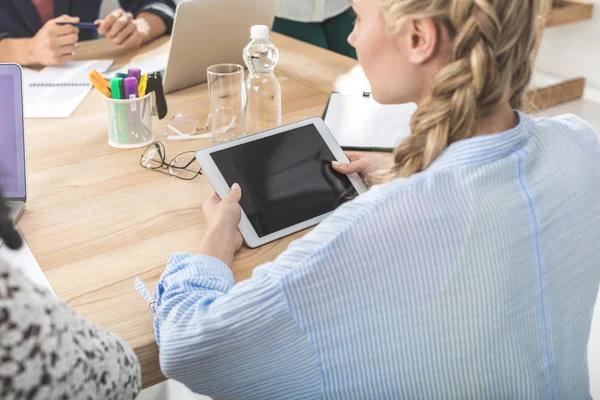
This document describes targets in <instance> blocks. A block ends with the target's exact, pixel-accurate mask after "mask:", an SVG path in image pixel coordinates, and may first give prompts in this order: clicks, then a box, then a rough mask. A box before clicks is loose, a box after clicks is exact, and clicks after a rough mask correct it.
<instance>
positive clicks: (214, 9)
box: [163, 0, 275, 93]
mask: <svg viewBox="0 0 600 400" xmlns="http://www.w3.org/2000/svg"><path fill="white" fill-rule="evenodd" d="M274 19H275V0H191V1H185V2H182V3H179V5H178V6H177V12H176V14H175V23H174V25H173V31H172V33H171V47H170V49H169V58H168V62H167V66H166V70H165V73H164V82H163V87H164V91H165V93H172V92H175V91H177V90H181V89H185V88H187V87H190V86H195V85H198V84H200V83H204V82H206V69H207V68H208V67H210V66H211V65H214V64H222V63H227V64H241V65H244V63H243V57H242V51H243V50H244V47H245V46H246V44H248V42H250V28H251V27H252V26H253V25H267V26H268V27H269V28H271V27H272V26H273V20H274Z"/></svg>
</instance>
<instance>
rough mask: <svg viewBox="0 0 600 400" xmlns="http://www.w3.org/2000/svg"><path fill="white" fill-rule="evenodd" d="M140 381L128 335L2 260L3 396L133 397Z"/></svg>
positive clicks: (0, 371) (0, 373)
mask: <svg viewBox="0 0 600 400" xmlns="http://www.w3.org/2000/svg"><path fill="white" fill-rule="evenodd" d="M140 386H141V374H140V365H139V362H138V359H137V357H136V355H135V353H134V352H133V350H132V349H131V347H130V346H129V345H128V344H127V343H126V342H125V341H123V340H122V339H121V338H119V337H118V336H116V335H114V334H112V333H110V332H106V331H105V330H103V329H101V328H100V327H98V326H97V325H95V324H93V323H91V322H89V321H87V320H86V319H84V318H82V317H81V316H79V315H77V314H75V313H73V311H72V310H71V309H70V308H69V306H68V305H67V304H65V303H63V302H61V301H60V300H58V299H56V298H55V297H53V296H52V295H51V294H49V293H47V292H46V291H44V290H42V289H39V288H37V287H35V286H34V285H32V284H31V282H29V280H28V279H27V278H26V277H25V276H24V275H23V274H22V273H21V271H19V270H18V269H12V268H10V267H8V266H7V265H5V264H2V263H1V262H0V399H28V400H29V399H86V400H87V399H133V398H135V396H136V395H137V394H138V393H139V391H140Z"/></svg>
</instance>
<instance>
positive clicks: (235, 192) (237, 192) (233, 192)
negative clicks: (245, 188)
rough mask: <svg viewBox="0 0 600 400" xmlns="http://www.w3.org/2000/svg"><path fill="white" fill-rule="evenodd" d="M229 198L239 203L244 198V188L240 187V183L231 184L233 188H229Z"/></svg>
mask: <svg viewBox="0 0 600 400" xmlns="http://www.w3.org/2000/svg"><path fill="white" fill-rule="evenodd" d="M227 198H228V199H231V200H232V201H234V202H236V203H239V202H240V200H241V199H242V188H241V187H240V185H238V184H237V183H234V184H233V185H231V189H230V190H229V196H227Z"/></svg>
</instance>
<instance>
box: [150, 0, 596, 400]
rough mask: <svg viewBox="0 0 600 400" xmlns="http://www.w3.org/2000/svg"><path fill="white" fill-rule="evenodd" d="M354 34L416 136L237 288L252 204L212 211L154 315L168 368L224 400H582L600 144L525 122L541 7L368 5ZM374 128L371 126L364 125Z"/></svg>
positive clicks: (225, 204) (574, 123)
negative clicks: (409, 108) (409, 111)
mask: <svg viewBox="0 0 600 400" xmlns="http://www.w3.org/2000/svg"><path fill="white" fill-rule="evenodd" d="M352 6H353V8H354V10H355V12H356V14H357V15H358V17H357V20H356V26H355V29H354V32H353V33H352V34H351V35H350V38H349V41H350V43H351V44H352V45H353V46H354V47H355V48H356V50H357V54H358V58H359V61H360V63H361V65H362V67H363V68H364V70H365V73H366V75H367V77H368V78H369V80H370V82H371V86H372V92H373V95H374V96H375V98H376V99H377V100H379V101H380V102H382V103H405V102H410V101H414V102H417V103H418V104H419V109H418V111H417V112H416V114H415V116H414V118H413V120H412V136H411V137H409V138H408V139H407V140H406V141H404V142H403V143H402V144H400V145H399V146H398V148H397V149H396V151H395V154H394V160H393V165H391V166H390V167H388V168H387V169H384V170H381V169H380V170H378V171H376V169H377V164H375V163H373V162H371V161H370V160H369V159H360V158H358V159H355V161H354V162H353V163H351V164H350V165H346V166H338V169H340V170H342V171H344V172H349V171H351V170H360V171H364V172H366V173H369V172H370V173H371V178H372V179H373V180H375V181H377V182H379V184H378V185H376V186H374V187H373V188H372V189H371V190H370V191H369V192H367V193H366V194H364V195H361V196H360V197H358V198H356V199H355V200H354V201H352V202H350V203H347V204H345V205H343V206H342V207H340V209H338V210H337V211H336V212H335V213H334V214H333V215H332V216H331V217H330V218H328V219H327V220H326V221H324V222H323V223H321V225H319V226H318V227H317V228H316V229H315V230H313V231H312V232H310V233H308V234H307V235H306V236H305V237H304V238H303V239H301V240H298V241H296V242H294V243H292V244H291V245H290V246H289V248H288V249H287V250H286V251H285V252H284V253H283V254H281V255H280V256H279V257H278V258H277V259H276V260H274V261H273V262H271V263H268V264H266V265H262V266H260V267H258V268H256V270H255V271H254V275H253V276H252V278H251V279H249V280H246V281H244V282H241V283H238V284H234V280H233V276H232V273H231V271H230V269H229V267H230V266H231V263H232V260H233V257H234V253H235V251H236V250H237V249H238V248H239V246H240V243H241V241H240V237H239V233H238V232H237V224H238V222H239V220H240V209H239V206H238V204H237V202H238V200H239V199H240V197H241V196H243V193H241V192H240V190H239V187H238V186H237V185H234V186H233V187H232V191H231V193H230V195H229V196H228V197H226V198H224V199H222V200H219V199H218V198H217V197H216V196H215V195H213V196H212V197H211V198H209V199H208V200H207V201H206V203H205V204H204V214H205V217H206V220H207V224H208V229H207V233H206V235H205V237H204V239H203V242H202V249H203V252H202V253H203V254H199V255H192V254H176V255H174V256H173V257H172V258H171V260H170V262H169V265H168V266H167V269H166V271H165V272H164V274H163V276H162V278H161V280H160V282H159V284H158V290H157V297H156V302H157V303H155V304H154V306H155V313H156V317H155V328H156V339H157V341H158V343H159V346H160V359H161V366H162V368H163V370H164V372H165V373H166V375H167V376H170V377H172V378H175V379H177V380H179V381H181V382H183V383H185V384H186V385H188V386H189V387H190V388H192V389H193V390H194V391H197V392H200V393H204V394H208V395H212V396H214V397H215V398H220V399H242V398H243V399H263V400H264V399H319V398H328V399H399V398H403V399H407V398H413V399H436V398H437V399H450V398H456V399H467V398H470V399H501V398H503V399H525V398H527V399H564V398H574V399H589V397H590V393H589V382H588V379H589V378H588V371H587V366H586V346H587V343H588V336H589V331H590V323H591V318H592V310H593V306H594V302H595V299H596V294H597V291H598V285H599V282H600V246H599V245H598V243H600V229H598V226H600V148H599V147H600V146H599V144H598V140H597V138H596V135H595V133H594V131H593V130H592V128H591V127H590V126H589V125H588V124H586V123H585V122H584V121H582V120H580V119H578V118H577V117H574V116H563V117H558V118H553V119H534V118H532V117H531V116H529V115H526V114H524V113H521V112H517V111H515V110H518V109H519V108H520V107H521V99H522V96H523V92H524V90H525V88H526V87H527V85H528V82H529V80H530V77H531V71H532V63H533V58H534V57H533V55H534V53H535V50H536V43H537V41H538V39H539V37H538V35H539V27H538V24H539V22H540V20H541V18H540V15H542V13H543V8H544V7H545V6H546V5H545V4H542V0H355V1H354V2H353V3H352ZM365 134H368V132H365Z"/></svg>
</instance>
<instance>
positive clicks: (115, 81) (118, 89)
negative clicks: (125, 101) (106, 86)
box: [110, 78, 123, 99]
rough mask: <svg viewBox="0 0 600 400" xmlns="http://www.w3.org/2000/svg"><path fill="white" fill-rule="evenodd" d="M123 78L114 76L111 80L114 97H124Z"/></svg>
mask: <svg viewBox="0 0 600 400" xmlns="http://www.w3.org/2000/svg"><path fill="white" fill-rule="evenodd" d="M122 87H123V78H112V79H111V80H110V89H111V92H112V98H113V99H122V98H123V90H122Z"/></svg>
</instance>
